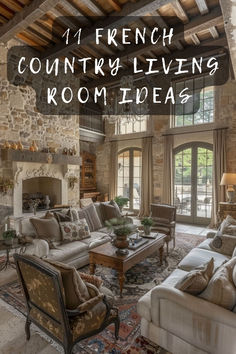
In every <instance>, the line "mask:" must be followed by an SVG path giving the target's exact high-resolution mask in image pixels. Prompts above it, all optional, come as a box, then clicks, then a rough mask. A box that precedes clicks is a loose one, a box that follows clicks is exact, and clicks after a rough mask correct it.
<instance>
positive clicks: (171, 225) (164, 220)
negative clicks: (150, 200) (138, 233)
mask: <svg viewBox="0 0 236 354" xmlns="http://www.w3.org/2000/svg"><path fill="white" fill-rule="evenodd" d="M151 217H152V219H153V226H152V229H154V230H156V231H159V232H162V233H163V234H165V235H166V239H165V241H166V246H167V254H168V253H169V242H170V241H171V240H173V246H174V247H175V224H176V207H175V206H171V205H167V204H151Z"/></svg>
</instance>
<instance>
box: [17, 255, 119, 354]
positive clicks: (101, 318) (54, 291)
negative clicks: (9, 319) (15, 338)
mask: <svg viewBox="0 0 236 354" xmlns="http://www.w3.org/2000/svg"><path fill="white" fill-rule="evenodd" d="M14 259H15V262H16V269H17V273H18V277H19V280H20V283H21V286H22V289H23V293H24V297H25V302H26V310H27V315H26V324H25V332H26V339H27V340H29V339H30V325H31V323H32V322H33V323H34V324H36V325H37V326H38V327H39V328H40V329H41V330H42V331H44V332H45V333H46V334H47V335H49V336H50V337H51V338H53V339H54V340H55V341H56V342H58V343H59V344H61V345H62V346H63V348H64V351H65V354H71V353H72V349H73V346H74V345H75V344H76V343H77V342H79V341H81V340H82V339H85V338H88V337H90V336H92V335H95V334H96V333H98V332H100V331H102V330H103V329H104V328H105V327H107V326H108V325H109V324H111V323H114V324H115V337H116V339H118V332H119V316H118V310H117V309H116V308H113V307H112V305H111V304H109V302H108V301H107V300H106V296H105V295H104V294H102V293H100V292H99V291H98V289H97V288H96V287H95V286H94V285H92V284H91V285H90V287H88V290H89V293H90V295H91V298H90V299H89V300H87V301H85V302H83V303H81V304H80V305H79V306H78V307H77V308H76V309H70V310H68V309H67V308H66V306H65V302H66V298H65V290H64V287H63V281H62V275H61V272H60V271H59V270H58V269H57V268H56V267H54V266H53V265H51V264H49V263H47V262H45V261H43V260H41V259H39V258H37V257H33V256H25V255H19V254H14ZM88 284H89V283H88Z"/></svg>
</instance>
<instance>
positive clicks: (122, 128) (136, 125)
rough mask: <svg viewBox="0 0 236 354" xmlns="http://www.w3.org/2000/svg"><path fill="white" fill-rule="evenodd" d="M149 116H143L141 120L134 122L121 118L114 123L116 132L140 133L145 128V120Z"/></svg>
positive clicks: (146, 120)
mask: <svg viewBox="0 0 236 354" xmlns="http://www.w3.org/2000/svg"><path fill="white" fill-rule="evenodd" d="M148 119H149V117H148V116H144V117H143V118H142V120H141V121H138V120H136V121H134V122H125V117H124V121H122V120H121V122H118V123H117V124H116V134H132V133H141V132H145V131H146V130H147V122H148Z"/></svg>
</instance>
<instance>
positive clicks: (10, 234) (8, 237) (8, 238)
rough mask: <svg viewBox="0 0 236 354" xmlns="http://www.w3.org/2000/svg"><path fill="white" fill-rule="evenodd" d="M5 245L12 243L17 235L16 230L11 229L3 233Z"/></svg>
mask: <svg viewBox="0 0 236 354" xmlns="http://www.w3.org/2000/svg"><path fill="white" fill-rule="evenodd" d="M2 237H3V239H4V243H5V245H12V244H13V239H14V238H15V237H16V230H12V229H9V230H7V231H4V232H3V234H2Z"/></svg>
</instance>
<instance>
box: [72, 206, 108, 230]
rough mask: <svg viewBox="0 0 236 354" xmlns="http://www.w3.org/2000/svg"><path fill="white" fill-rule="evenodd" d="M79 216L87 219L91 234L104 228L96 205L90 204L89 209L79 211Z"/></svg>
mask: <svg viewBox="0 0 236 354" xmlns="http://www.w3.org/2000/svg"><path fill="white" fill-rule="evenodd" d="M78 215H79V218H80V219H86V221H87V223H88V226H89V229H90V231H91V232H92V231H97V230H99V229H101V228H102V224H101V221H100V219H99V217H98V214H97V211H96V208H95V206H94V204H90V205H89V206H88V207H86V208H84V209H81V210H78Z"/></svg>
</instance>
